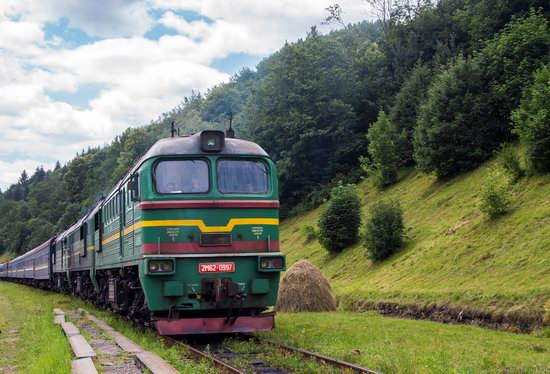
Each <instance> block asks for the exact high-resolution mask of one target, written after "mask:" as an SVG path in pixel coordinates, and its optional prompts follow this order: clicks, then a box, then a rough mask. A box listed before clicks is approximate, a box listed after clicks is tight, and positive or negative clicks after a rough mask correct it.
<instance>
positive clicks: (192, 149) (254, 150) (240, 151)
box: [142, 132, 267, 161]
mask: <svg viewBox="0 0 550 374" xmlns="http://www.w3.org/2000/svg"><path fill="white" fill-rule="evenodd" d="M200 134H201V133H200V132H199V133H196V134H193V135H190V136H183V137H176V138H165V139H161V140H159V141H158V142H156V143H155V144H154V145H153V146H152V147H151V149H149V151H148V152H147V153H146V154H145V156H143V158H142V160H143V161H144V160H146V159H148V158H151V157H156V156H168V155H200V154H205V155H206V154H216V155H220V154H221V155H256V156H267V153H266V152H265V151H264V150H263V149H262V147H260V146H259V145H258V144H256V143H252V142H249V141H246V140H241V139H233V138H225V146H224V148H223V150H222V151H220V152H205V151H203V150H202V148H201V144H200Z"/></svg>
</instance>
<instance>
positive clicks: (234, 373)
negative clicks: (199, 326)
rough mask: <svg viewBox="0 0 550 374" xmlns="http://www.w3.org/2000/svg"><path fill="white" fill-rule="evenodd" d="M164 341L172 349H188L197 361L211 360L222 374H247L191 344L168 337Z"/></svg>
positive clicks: (164, 337)
mask: <svg viewBox="0 0 550 374" xmlns="http://www.w3.org/2000/svg"><path fill="white" fill-rule="evenodd" d="M161 337H162V339H163V340H164V341H166V342H167V343H168V345H169V346H170V347H172V346H178V347H181V348H183V349H186V350H187V351H189V353H191V354H192V355H193V356H194V357H195V358H197V359H201V360H202V359H206V360H209V361H211V362H212V363H213V364H214V366H216V367H217V368H218V369H219V370H220V372H221V373H227V374H245V373H244V372H242V371H241V370H239V369H237V368H235V367H233V366H231V365H229V364H228V363H226V362H224V361H222V360H220V359H218V358H216V357H214V356H212V355H209V354H207V353H204V352H203V351H201V350H199V349H196V348H194V347H192V346H190V345H189V344H185V343H183V342H180V341H178V340H175V339H173V338H170V337H168V336H161Z"/></svg>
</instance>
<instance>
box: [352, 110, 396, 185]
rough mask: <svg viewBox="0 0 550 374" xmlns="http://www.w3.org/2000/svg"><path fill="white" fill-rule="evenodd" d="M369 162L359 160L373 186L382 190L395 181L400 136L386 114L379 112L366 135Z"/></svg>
mask: <svg viewBox="0 0 550 374" xmlns="http://www.w3.org/2000/svg"><path fill="white" fill-rule="evenodd" d="M367 139H368V140H369V146H368V152H369V156H370V158H371V161H370V162H367V163H365V160H366V159H364V158H362V159H360V162H361V167H362V168H363V169H366V170H367V173H368V174H370V175H372V176H373V178H374V184H375V185H376V186H377V187H379V188H383V187H386V186H388V185H390V184H392V183H395V182H396V181H397V168H398V166H399V163H400V159H399V144H400V136H399V134H398V133H397V130H396V128H395V126H394V125H393V124H392V123H391V122H390V121H389V120H388V118H387V116H386V113H384V111H380V113H379V114H378V119H377V120H376V122H374V123H373V124H372V125H371V126H370V128H369V131H368V133H367Z"/></svg>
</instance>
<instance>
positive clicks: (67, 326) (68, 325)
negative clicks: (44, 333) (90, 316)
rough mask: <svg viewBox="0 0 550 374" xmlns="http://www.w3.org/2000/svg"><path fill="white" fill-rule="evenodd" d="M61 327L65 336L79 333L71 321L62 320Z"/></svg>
mask: <svg viewBox="0 0 550 374" xmlns="http://www.w3.org/2000/svg"><path fill="white" fill-rule="evenodd" d="M61 328H62V329H63V332H64V333H65V335H67V336H73V335H79V334H80V331H78V329H77V328H76V326H75V325H74V323H72V322H63V323H62V324H61Z"/></svg>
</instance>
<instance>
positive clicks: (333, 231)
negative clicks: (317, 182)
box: [318, 184, 361, 253]
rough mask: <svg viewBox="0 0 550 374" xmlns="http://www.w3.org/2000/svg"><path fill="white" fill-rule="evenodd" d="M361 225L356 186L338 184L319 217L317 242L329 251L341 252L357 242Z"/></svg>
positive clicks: (359, 203) (359, 204)
mask: <svg viewBox="0 0 550 374" xmlns="http://www.w3.org/2000/svg"><path fill="white" fill-rule="evenodd" d="M360 225H361V202H360V201H359V196H358V195H357V188H356V187H355V186H354V185H352V184H347V185H343V184H340V185H338V186H336V187H334V188H333V189H332V193H331V197H330V200H329V201H328V203H327V206H326V208H325V210H324V211H323V213H321V216H320V217H319V222H318V226H319V234H318V237H319V242H320V243H321V245H322V246H323V247H325V248H326V249H327V250H328V251H330V252H335V253H338V252H341V251H342V250H343V249H344V248H347V247H349V246H351V245H353V244H355V243H356V242H357V237H358V235H359V226H360Z"/></svg>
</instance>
